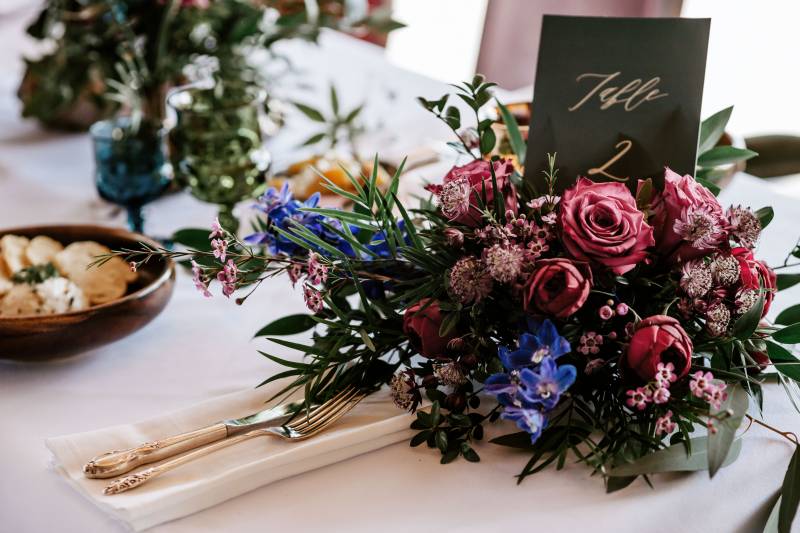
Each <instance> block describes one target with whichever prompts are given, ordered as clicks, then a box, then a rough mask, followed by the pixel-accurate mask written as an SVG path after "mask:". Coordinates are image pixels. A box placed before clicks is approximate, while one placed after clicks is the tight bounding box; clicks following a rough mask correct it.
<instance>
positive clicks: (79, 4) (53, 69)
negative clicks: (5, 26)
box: [18, 0, 401, 129]
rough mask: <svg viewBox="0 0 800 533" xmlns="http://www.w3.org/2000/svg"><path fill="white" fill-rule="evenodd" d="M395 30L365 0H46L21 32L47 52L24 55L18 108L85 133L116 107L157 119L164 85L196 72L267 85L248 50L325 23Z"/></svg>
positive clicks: (306, 34)
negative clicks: (20, 105)
mask: <svg viewBox="0 0 800 533" xmlns="http://www.w3.org/2000/svg"><path fill="white" fill-rule="evenodd" d="M400 26H401V25H399V24H398V23H397V22H395V21H393V20H392V19H391V18H390V17H389V15H388V12H386V11H385V10H383V11H381V10H377V11H374V12H372V13H370V12H368V5H367V2H366V0H363V1H355V2H352V1H347V2H344V1H343V0H319V1H313V0H307V1H302V0H158V1H150V0H48V1H47V2H45V6H44V8H43V9H42V11H41V12H40V13H39V15H38V17H37V18H36V19H35V20H34V21H33V23H32V24H31V25H30V27H29V28H28V34H29V35H30V36H31V37H33V38H35V39H37V40H39V41H42V42H43V43H46V44H47V45H48V47H49V48H48V49H50V50H51V51H50V52H49V53H47V54H44V55H42V56H41V57H39V58H36V59H26V71H25V75H24V78H23V80H22V83H21V85H20V88H19V91H18V94H19V97H20V99H21V100H22V114H23V116H26V117H35V118H37V119H39V120H40V121H42V122H43V123H45V124H48V125H51V126H58V127H64V128H77V129H85V128H87V127H88V126H89V125H90V124H91V123H92V122H94V121H96V120H99V119H101V118H107V117H108V116H110V115H111V114H113V113H114V112H115V111H116V110H117V108H118V107H119V106H124V107H128V108H134V110H138V111H139V112H140V113H141V114H142V115H143V116H144V117H145V118H146V119H149V120H150V121H152V122H155V123H156V124H158V123H160V121H161V120H162V119H163V116H164V113H165V110H164V97H165V94H166V91H167V90H168V89H170V88H171V87H174V86H177V85H181V84H184V83H188V82H191V81H196V79H195V78H197V77H201V78H202V77H203V76H207V75H209V74H210V73H213V75H214V77H215V78H216V79H217V81H222V82H227V83H248V82H252V81H253V80H256V79H257V80H258V81H259V82H260V83H261V84H262V85H263V84H266V81H267V80H262V79H259V74H258V72H256V70H255V69H253V68H252V66H251V65H250V64H249V63H248V61H247V56H248V54H249V52H250V51H252V50H253V49H256V48H262V49H270V47H271V46H272V45H273V44H275V43H276V42H278V41H280V40H284V39H291V38H300V39H306V40H312V41H313V40H316V38H317V36H318V35H319V32H320V29H321V28H324V27H329V28H337V29H341V30H345V31H349V32H353V33H357V34H359V35H361V34H363V33H364V32H365V31H367V30H370V31H373V32H384V33H385V32H388V31H391V30H393V29H396V28H398V27H400Z"/></svg>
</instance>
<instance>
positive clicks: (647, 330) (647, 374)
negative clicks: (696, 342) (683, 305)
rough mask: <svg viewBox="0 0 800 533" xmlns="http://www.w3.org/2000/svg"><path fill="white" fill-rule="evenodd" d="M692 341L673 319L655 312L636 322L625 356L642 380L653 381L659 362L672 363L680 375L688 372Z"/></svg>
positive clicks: (677, 374)
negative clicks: (653, 314)
mask: <svg viewBox="0 0 800 533" xmlns="http://www.w3.org/2000/svg"><path fill="white" fill-rule="evenodd" d="M693 349H694V347H693V346H692V340H691V339H690V338H689V335H687V334H686V332H685V331H684V330H683V328H682V327H681V325H680V323H679V322H678V321H677V320H675V319H674V318H672V317H670V316H666V315H655V316H651V317H648V318H645V319H644V320H642V321H641V322H639V324H637V325H636V329H635V330H634V332H633V336H632V337H631V342H630V344H629V345H628V351H627V353H626V354H625V357H626V359H627V362H628V366H629V367H630V368H631V369H633V371H634V372H636V374H637V375H638V376H639V377H640V378H642V379H643V380H644V381H652V380H653V379H655V375H656V372H658V364H659V363H664V364H665V365H666V364H667V363H672V364H673V366H674V367H675V371H674V372H675V375H676V376H677V377H679V378H681V377H683V376H685V375H686V374H688V373H689V367H690V366H691V361H692V350H693Z"/></svg>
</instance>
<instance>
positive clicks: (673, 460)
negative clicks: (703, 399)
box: [609, 437, 742, 477]
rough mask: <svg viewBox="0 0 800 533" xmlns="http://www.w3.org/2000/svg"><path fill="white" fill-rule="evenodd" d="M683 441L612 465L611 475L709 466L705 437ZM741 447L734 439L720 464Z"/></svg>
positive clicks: (685, 470) (631, 474) (700, 468)
mask: <svg viewBox="0 0 800 533" xmlns="http://www.w3.org/2000/svg"><path fill="white" fill-rule="evenodd" d="M688 448H689V450H688V451H687V445H686V444H684V443H678V444H673V445H672V446H670V447H668V448H664V449H662V450H659V451H656V452H653V453H650V454H648V455H645V456H642V457H641V458H639V459H637V460H635V461H632V462H630V463H621V464H618V465H616V466H614V467H613V468H612V469H611V470H610V472H609V476H611V477H628V476H642V475H648V474H657V473H664V472H696V471H698V470H706V469H708V467H709V443H708V438H707V437H697V438H694V439H691V441H690V444H689V446H688ZM741 449H742V442H741V440H735V441H733V442H732V444H731V446H730V451H729V452H728V453H727V456H726V460H725V461H724V462H723V463H721V464H720V466H726V465H729V464H731V463H732V462H734V461H735V460H736V459H737V458H738V457H739V452H740V451H741Z"/></svg>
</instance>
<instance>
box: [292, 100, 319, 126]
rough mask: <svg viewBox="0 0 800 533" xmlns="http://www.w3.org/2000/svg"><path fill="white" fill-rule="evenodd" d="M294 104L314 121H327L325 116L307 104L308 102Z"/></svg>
mask: <svg viewBox="0 0 800 533" xmlns="http://www.w3.org/2000/svg"><path fill="white" fill-rule="evenodd" d="M294 106H295V107H296V108H297V109H299V110H300V112H301V113H303V114H304V115H305V116H307V117H308V118H310V119H311V120H313V121H314V122H325V117H324V116H322V113H320V112H319V111H318V110H316V109H314V108H313V107H311V106H307V105H306V104H301V103H300V102H295V103H294Z"/></svg>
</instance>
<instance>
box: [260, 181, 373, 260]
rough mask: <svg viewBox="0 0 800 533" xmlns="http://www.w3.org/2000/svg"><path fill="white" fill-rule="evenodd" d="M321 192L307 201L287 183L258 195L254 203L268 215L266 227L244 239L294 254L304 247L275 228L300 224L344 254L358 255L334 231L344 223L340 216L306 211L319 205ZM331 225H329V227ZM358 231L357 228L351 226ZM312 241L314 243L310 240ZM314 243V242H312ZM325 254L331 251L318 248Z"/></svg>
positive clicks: (284, 228)
mask: <svg viewBox="0 0 800 533" xmlns="http://www.w3.org/2000/svg"><path fill="white" fill-rule="evenodd" d="M319 199H320V195H319V193H314V194H312V195H311V196H310V197H309V198H308V199H307V200H306V201H305V202H301V201H299V200H296V199H295V198H294V197H293V195H292V192H291V191H290V190H289V184H288V183H284V184H283V187H282V188H281V190H280V191H278V190H277V189H275V188H270V189H269V190H268V191H267V192H266V193H264V194H263V195H262V196H261V198H259V199H258V203H256V205H255V206H254V207H255V208H256V209H258V210H259V211H261V212H263V213H264V214H265V215H267V226H266V228H264V231H260V232H257V233H253V234H252V235H248V236H247V237H245V239H244V240H245V242H247V243H250V244H256V245H265V246H266V247H267V249H268V250H269V251H270V253H273V254H277V253H285V254H288V255H295V254H297V253H298V252H299V251H301V250H302V248H301V247H300V246H298V245H297V244H296V243H295V242H293V241H292V240H290V239H287V238H286V237H285V236H283V235H281V234H280V233H278V232H277V231H275V228H278V229H281V230H284V231H288V230H291V229H292V228H294V227H295V226H297V225H301V226H303V227H305V228H307V229H308V230H309V231H311V232H312V233H313V234H314V235H315V236H317V237H319V238H320V239H322V240H323V241H325V242H326V243H328V244H330V245H332V246H334V247H336V248H337V249H339V250H341V251H342V252H344V254H345V255H348V256H350V257H355V255H356V254H355V251H354V250H353V247H352V246H351V245H350V244H349V243H348V242H347V241H346V240H345V239H343V238H342V237H341V236H340V235H339V234H337V233H336V232H335V231H332V230H331V229H330V228H335V229H337V230H339V231H341V228H342V226H341V223H340V222H339V221H338V220H335V219H332V218H329V217H326V216H324V215H320V214H319V213H309V212H306V211H303V209H304V208H309V207H317V205H319ZM326 226H328V227H326ZM351 229H353V230H355V231H354V232H357V231H358V229H357V228H351ZM310 244H312V243H310ZM312 247H313V245H312ZM316 251H317V252H318V253H320V254H321V255H324V256H329V255H330V254H329V253H328V252H327V251H325V250H323V249H318V250H316Z"/></svg>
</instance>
